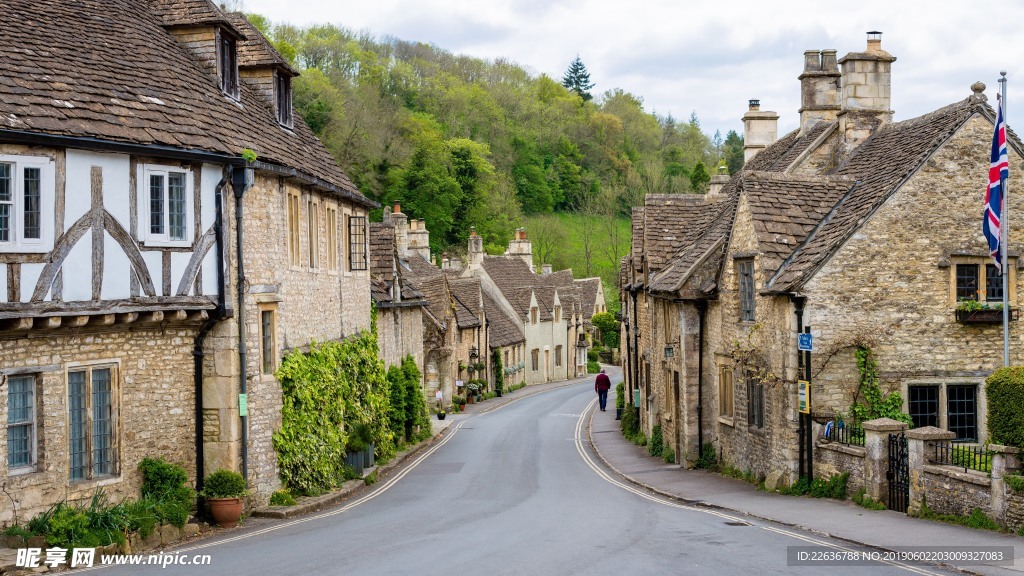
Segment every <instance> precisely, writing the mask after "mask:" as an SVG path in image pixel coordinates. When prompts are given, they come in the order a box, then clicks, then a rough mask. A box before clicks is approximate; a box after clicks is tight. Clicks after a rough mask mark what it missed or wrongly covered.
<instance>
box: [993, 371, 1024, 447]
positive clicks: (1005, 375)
mask: <svg viewBox="0 0 1024 576" xmlns="http://www.w3.org/2000/svg"><path fill="white" fill-rule="evenodd" d="M985 394H986V396H987V397H988V437H989V441H990V442H992V443H995V444H1003V445H1005V446H1017V447H1024V410H1022V407H1024V366H1010V367H1008V368H1000V369H998V370H996V371H995V372H993V373H992V375H991V376H989V377H988V379H987V380H986V381H985Z"/></svg>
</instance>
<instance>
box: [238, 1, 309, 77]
mask: <svg viewBox="0 0 1024 576" xmlns="http://www.w3.org/2000/svg"><path fill="white" fill-rule="evenodd" d="M225 17H226V18H227V20H228V22H230V23H231V25H232V26H234V27H235V28H236V29H237V30H239V31H240V32H242V33H243V34H244V35H245V40H239V41H238V48H237V52H238V66H239V68H255V67H263V66H272V67H278V68H282V69H284V70H285V71H286V72H288V73H290V74H291V75H292V76H298V75H299V74H298V72H296V71H295V70H293V69H292V67H291V64H289V63H288V61H287V60H285V58H284V56H281V53H280V52H278V51H277V49H276V48H274V47H273V46H271V45H270V42H267V39H266V38H264V36H263V34H261V33H260V31H259V30H257V29H256V27H255V26H253V25H252V23H251V22H249V20H248V19H247V18H246V17H245V15H244V14H240V13H238V12H230V13H228V14H225Z"/></svg>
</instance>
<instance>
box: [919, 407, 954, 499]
mask: <svg viewBox="0 0 1024 576" xmlns="http://www.w3.org/2000/svg"><path fill="white" fill-rule="evenodd" d="M954 438H956V433H955V432H950V431H949V430H943V429H941V428H936V427H935V426H925V427H924V428H915V429H913V430H911V431H909V432H907V470H908V471H909V473H910V496H909V497H908V498H907V514H908V515H910V516H918V515H920V514H921V503H922V502H923V501H924V465H925V464H927V463H928V458H929V456H930V455H931V454H933V453H934V451H935V444H936V443H937V442H946V441H948V440H952V439H954Z"/></svg>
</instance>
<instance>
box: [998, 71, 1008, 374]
mask: <svg viewBox="0 0 1024 576" xmlns="http://www.w3.org/2000/svg"><path fill="white" fill-rule="evenodd" d="M999 76H1000V78H999V92H1000V95H1001V96H1002V99H1001V101H1000V102H999V103H998V104H999V106H1000V108H1001V110H1002V117H1003V125H1006V70H1000V71H999ZM996 116H997V119H996V121H997V122H998V121H999V120H998V116H999V114H998V113H997V114H996ZM1007 149H1009V142H1007ZM1000 180H1001V182H1000V183H999V186H1000V188H1002V191H1003V209H1002V222H1001V223H1000V224H1001V225H1000V226H999V228H1000V235H1001V236H1002V238H1001V239H1000V242H999V245H1000V248H1001V251H1002V254H1001V255H1000V260H1001V264H1002V270H1001V272H1002V276H1003V366H1009V365H1010V270H1009V268H1008V267H1007V257H1006V252H1007V250H1006V243H1007V240H1008V239H1009V237H1010V218H1009V216H1010V214H1009V207H1010V201H1009V198H1010V190H1009V188H1008V183H1007V181H1006V178H1000Z"/></svg>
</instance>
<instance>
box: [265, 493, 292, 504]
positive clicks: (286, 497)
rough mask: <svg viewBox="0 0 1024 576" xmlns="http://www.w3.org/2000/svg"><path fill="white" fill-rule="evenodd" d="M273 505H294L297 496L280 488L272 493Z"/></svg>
mask: <svg viewBox="0 0 1024 576" xmlns="http://www.w3.org/2000/svg"><path fill="white" fill-rule="evenodd" d="M270 505H271V506H294V505H295V497H294V496H292V493H291V492H289V491H288V490H286V489H282V490H278V491H276V492H274V493H273V494H271V495H270Z"/></svg>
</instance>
